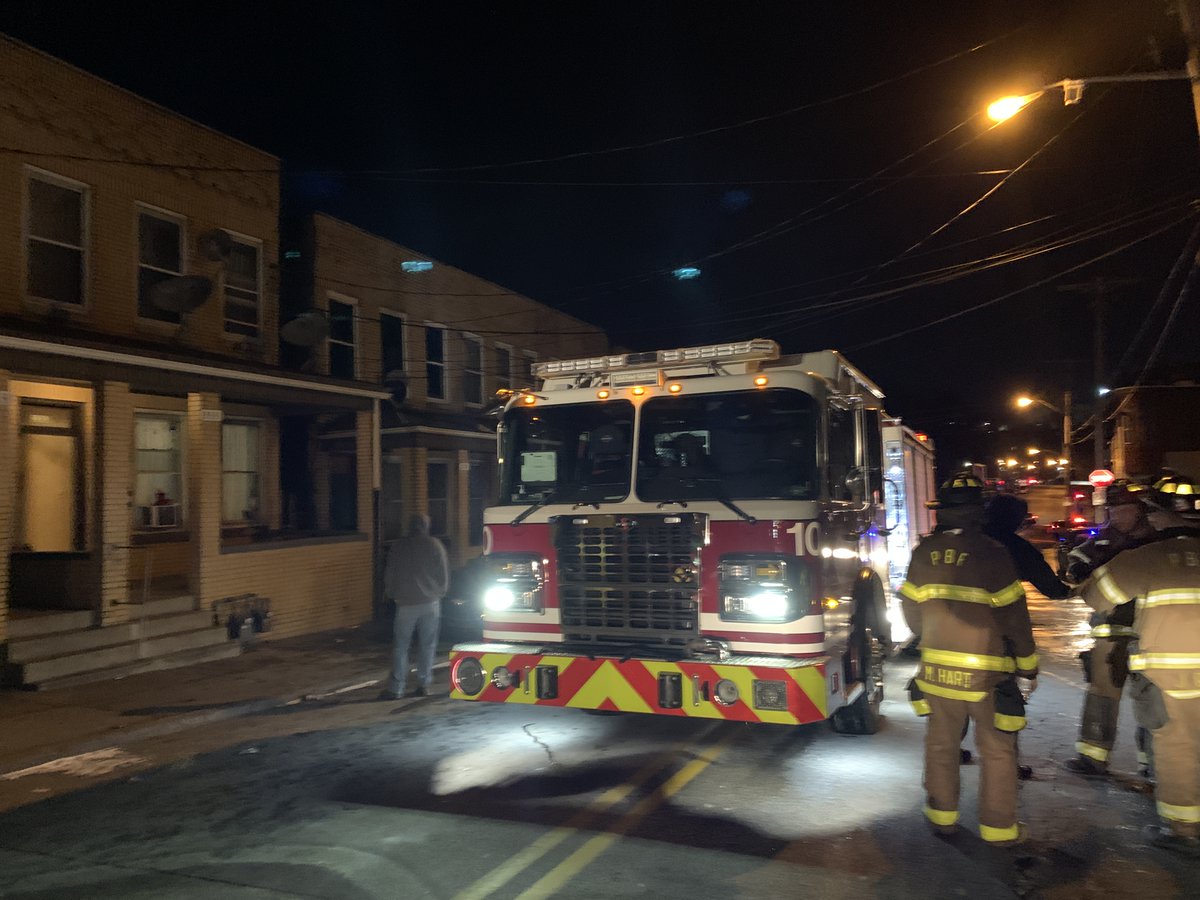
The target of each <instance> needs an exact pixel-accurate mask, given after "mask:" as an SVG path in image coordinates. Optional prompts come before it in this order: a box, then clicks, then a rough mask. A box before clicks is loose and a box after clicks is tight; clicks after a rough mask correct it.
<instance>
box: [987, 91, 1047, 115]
mask: <svg viewBox="0 0 1200 900" xmlns="http://www.w3.org/2000/svg"><path fill="white" fill-rule="evenodd" d="M1043 93H1045V91H1036V92H1034V93H1032V94H1023V95H1021V96H1013V97H1001V98H1000V99H999V100H994V101H992V102H991V103H989V104H988V108H987V114H988V118H989V119H991V120H992V121H993V122H1003V121H1004V120H1005V119H1011V118H1012V117H1013V116H1015V115H1016V114H1017V113H1019V112H1020V111H1021V110H1023V109H1024V108H1025V107H1027V106H1028V105H1029V104H1030V103H1032V102H1033V101H1034V100H1036V99H1037V98H1038V97H1040V96H1042V94H1043Z"/></svg>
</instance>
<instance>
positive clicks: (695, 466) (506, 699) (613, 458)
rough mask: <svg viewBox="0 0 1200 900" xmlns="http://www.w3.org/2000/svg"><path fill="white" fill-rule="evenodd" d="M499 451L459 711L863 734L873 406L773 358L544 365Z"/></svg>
mask: <svg viewBox="0 0 1200 900" xmlns="http://www.w3.org/2000/svg"><path fill="white" fill-rule="evenodd" d="M534 374H535V377H536V379H537V381H538V382H539V383H538V385H537V386H536V387H534V388H531V389H528V390H521V391H517V392H515V393H514V394H513V396H512V397H511V398H510V399H509V400H508V402H507V404H506V406H505V409H504V411H503V414H502V417H501V420H500V424H499V428H498V434H497V442H498V452H499V471H500V497H499V505H497V506H495V507H492V508H490V509H488V510H487V511H486V514H485V520H484V521H485V554H486V555H485V560H484V561H485V568H486V569H487V571H488V575H487V578H486V579H485V582H484V584H485V588H484V595H483V604H484V624H483V643H472V644H460V645H458V646H455V647H454V649H453V650H452V652H451V670H450V671H451V696H452V697H454V698H456V699H459V700H476V701H480V700H482V701H492V702H500V703H524V704H531V705H536V706H566V707H574V708H581V709H589V710H619V711H626V712H641V713H657V714H660V715H674V716H697V717H702V718H711V719H730V720H736V721H744V722H769V723H780V724H799V723H808V722H816V721H820V720H823V719H827V718H828V719H830V720H831V721H832V723H833V726H834V727H835V728H836V729H837V730H839V731H845V732H851V733H870V732H873V731H874V730H875V729H876V728H877V726H878V720H879V704H880V700H881V698H882V695H883V679H882V659H883V656H884V651H885V643H884V642H886V641H888V640H889V630H890V629H889V615H888V609H889V601H888V597H889V595H888V593H887V592H886V590H885V587H884V585H885V582H886V579H887V551H886V538H885V532H886V524H887V523H886V520H885V510H884V508H883V505H882V494H883V474H882V447H883V444H882V439H881V430H880V429H881V419H882V418H883V416H884V414H883V412H882V401H883V394H882V392H881V391H880V390H879V388H878V387H876V386H875V385H874V384H873V383H872V382H871V381H870V380H869V379H868V378H867V377H866V376H865V375H863V374H862V373H861V372H860V371H858V370H857V369H856V368H854V366H852V365H851V364H850V363H849V362H847V361H846V359H845V358H844V357H842V356H841V355H840V354H839V353H837V352H835V351H831V350H825V351H820V352H813V353H803V354H799V355H795V356H780V353H779V347H778V345H777V344H776V343H775V342H774V341H770V340H752V341H743V342H737V343H726V344H715V345H712V346H704V347H688V348H684V349H676V350H658V351H654V352H648V353H627V354H622V355H610V356H602V357H595V358H589V359H576V360H565V361H554V362H542V363H538V364H536V366H535V369H534Z"/></svg>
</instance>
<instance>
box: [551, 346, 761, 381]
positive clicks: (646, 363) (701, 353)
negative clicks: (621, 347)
mask: <svg viewBox="0 0 1200 900" xmlns="http://www.w3.org/2000/svg"><path fill="white" fill-rule="evenodd" d="M778 358H779V345H778V344H777V343H775V342H774V341H772V340H768V339H766V338H755V339H754V340H752V341H737V342H734V343H730V344H707V345H705V346H702V347H683V348H681V349H678V350H649V351H647V352H645V353H622V354H620V355H619V356H593V357H588V358H585V359H558V360H551V361H547V362H539V363H534V364H533V374H534V375H535V376H537V377H538V378H548V377H550V376H553V375H572V374H582V373H585V372H612V371H614V370H616V369H630V368H635V367H636V368H652V367H654V366H662V365H670V364H677V363H696V362H700V363H703V362H710V361H711V362H742V361H747V360H752V359H778Z"/></svg>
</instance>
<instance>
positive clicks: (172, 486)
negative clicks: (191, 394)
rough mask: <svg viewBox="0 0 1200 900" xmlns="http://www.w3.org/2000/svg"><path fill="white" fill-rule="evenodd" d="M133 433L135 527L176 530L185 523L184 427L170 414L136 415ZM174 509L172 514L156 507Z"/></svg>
mask: <svg viewBox="0 0 1200 900" xmlns="http://www.w3.org/2000/svg"><path fill="white" fill-rule="evenodd" d="M133 432H134V436H133V439H134V464H135V466H136V470H137V471H136V472H135V475H134V497H133V502H134V507H135V509H134V513H135V515H134V525H135V527H137V528H139V529H144V528H162V527H177V526H178V525H180V524H182V522H183V513H182V511H183V426H182V419H181V418H180V417H179V416H176V415H171V414H169V413H137V414H136V415H135V416H134V420H133ZM163 506H175V507H176V508H175V509H173V510H170V511H169V513H164V511H163V510H162V509H158V510H156V509H155V507H163Z"/></svg>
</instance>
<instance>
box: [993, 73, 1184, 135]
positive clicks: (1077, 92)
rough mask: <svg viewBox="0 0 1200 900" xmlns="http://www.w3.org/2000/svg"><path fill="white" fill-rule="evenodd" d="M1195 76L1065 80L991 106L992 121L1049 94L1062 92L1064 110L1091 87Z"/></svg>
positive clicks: (1102, 76)
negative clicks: (1092, 85) (1087, 86)
mask: <svg viewBox="0 0 1200 900" xmlns="http://www.w3.org/2000/svg"><path fill="white" fill-rule="evenodd" d="M1191 80H1192V76H1191V75H1189V74H1188V73H1187V72H1184V71H1182V70H1171V71H1165V72H1136V73H1134V74H1132V75H1101V76H1097V77H1091V78H1064V79H1063V80H1062V81H1055V82H1054V83H1052V84H1044V85H1042V86H1041V87H1040V88H1038V89H1037V90H1036V91H1034V92H1033V93H1030V94H1019V95H1015V96H1010V97H1001V98H1000V99H999V100H995V101H993V102H992V103H989V104H988V108H987V114H988V118H989V119H991V120H992V121H993V122H997V123H999V122H1003V121H1005V120H1007V119H1011V118H1012V117H1013V116H1015V115H1016V114H1017V113H1019V112H1020V111H1021V110H1023V109H1024V108H1025V107H1027V106H1028V105H1029V104H1030V103H1032V102H1033V101H1034V100H1037V99H1038V98H1039V97H1041V96H1042V95H1043V94H1045V93H1046V92H1047V91H1054V90H1058V89H1060V88H1061V89H1062V92H1063V106H1074V105H1075V104H1076V103H1078V102H1079V101H1080V100H1082V99H1083V89H1084V87H1085V86H1086V85H1089V84H1128V83H1130V82H1139V81H1191Z"/></svg>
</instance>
